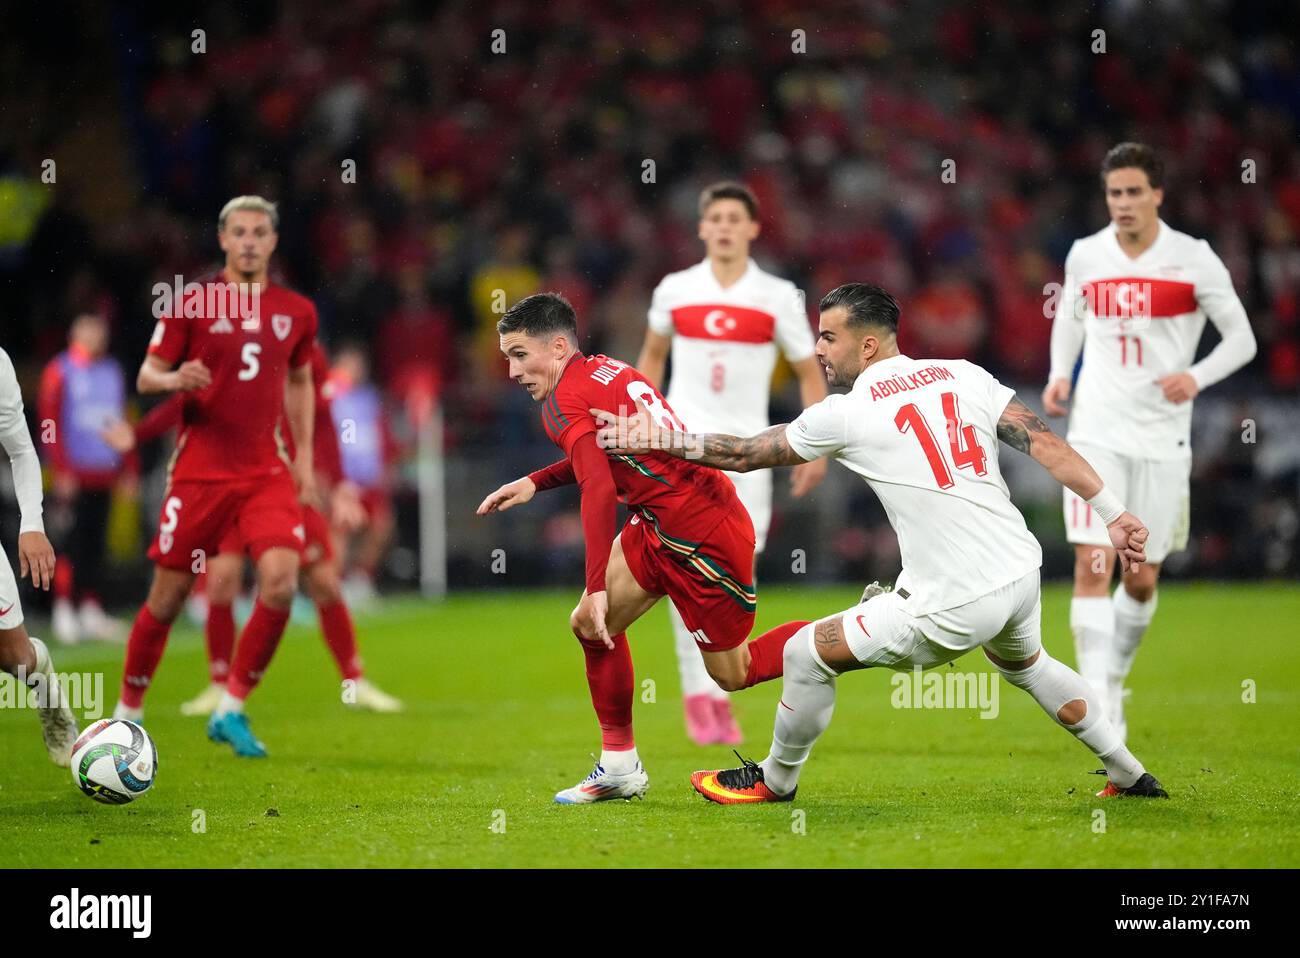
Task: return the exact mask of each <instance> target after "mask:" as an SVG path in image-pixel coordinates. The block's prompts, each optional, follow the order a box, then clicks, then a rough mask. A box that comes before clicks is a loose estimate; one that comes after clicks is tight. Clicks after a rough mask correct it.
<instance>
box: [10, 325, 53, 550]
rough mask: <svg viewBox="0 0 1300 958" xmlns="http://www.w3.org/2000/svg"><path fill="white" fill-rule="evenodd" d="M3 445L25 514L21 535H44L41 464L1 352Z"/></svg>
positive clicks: (18, 392) (20, 398)
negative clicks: (27, 533)
mask: <svg viewBox="0 0 1300 958" xmlns="http://www.w3.org/2000/svg"><path fill="white" fill-rule="evenodd" d="M0 445H3V446H4V448H5V452H7V453H8V454H9V463H10V465H11V466H12V467H13V473H14V492H15V493H16V494H17V496H18V508H19V510H20V511H21V512H22V524H21V525H20V526H19V530H18V531H19V532H44V531H45V522H44V520H43V519H42V518H41V508H42V507H41V462H40V459H38V458H37V456H36V448H35V447H34V446H33V445H32V437H31V434H30V433H28V431H27V417H26V416H24V415H23V394H22V391H21V390H20V389H19V388H18V377H17V376H16V375H15V374H14V364H13V362H12V361H11V360H10V359H9V354H8V353H6V352H5V351H4V350H3V349H0Z"/></svg>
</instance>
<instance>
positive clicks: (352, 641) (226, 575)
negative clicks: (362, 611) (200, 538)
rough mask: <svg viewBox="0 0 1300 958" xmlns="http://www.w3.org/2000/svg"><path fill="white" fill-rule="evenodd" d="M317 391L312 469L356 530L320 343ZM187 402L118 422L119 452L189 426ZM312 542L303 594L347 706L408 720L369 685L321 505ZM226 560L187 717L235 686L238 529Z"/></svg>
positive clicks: (315, 360)
mask: <svg viewBox="0 0 1300 958" xmlns="http://www.w3.org/2000/svg"><path fill="white" fill-rule="evenodd" d="M311 371H312V383H313V385H314V387H315V390H316V393H315V394H316V409H315V412H314V414H313V420H314V423H315V428H314V429H313V437H314V440H315V443H316V448H315V449H314V450H313V452H312V461H313V464H314V466H315V467H316V472H317V490H318V491H319V492H320V494H321V496H322V497H325V496H326V495H328V501H329V507H330V508H329V513H330V516H331V518H332V520H333V523H334V525H335V527H337V528H340V529H343V530H352V529H356V528H357V527H358V526H359V525H360V524H361V523H362V522H364V519H365V511H364V508H363V506H362V505H361V495H360V491H359V490H358V489H357V488H356V486H355V485H353V484H352V483H349V482H348V481H347V480H345V479H344V477H343V467H342V464H341V461H340V456H339V442H338V433H337V432H336V430H335V427H334V420H333V417H332V416H331V414H330V391H331V385H332V383H333V380H331V379H330V375H329V372H330V370H329V362H328V360H327V359H326V356H325V350H324V349H323V348H322V347H321V345H320V343H316V344H315V345H314V346H313V347H312V359H311ZM183 401H184V397H183V396H182V395H174V396H172V397H171V398H170V399H168V400H167V401H166V402H163V403H159V404H158V405H157V406H155V407H154V408H153V409H151V410H150V411H149V414H148V415H146V416H145V417H144V418H143V419H141V420H140V421H139V422H138V423H136V424H135V426H134V427H132V426H130V425H128V424H127V423H125V422H121V421H119V422H115V423H113V424H112V425H111V426H110V427H108V428H106V429H105V430H104V431H103V433H102V435H103V438H104V440H105V442H107V443H108V444H109V445H110V446H111V447H112V448H113V449H115V450H116V451H117V452H119V453H121V454H123V455H125V454H127V453H129V452H131V451H132V450H134V449H135V448H136V446H137V445H139V444H140V443H143V442H148V441H150V440H152V439H156V438H158V437H159V436H162V435H163V434H164V433H166V432H169V431H170V430H172V429H178V428H180V425H181V412H182V409H183ZM282 438H283V439H284V440H285V443H286V446H287V448H286V450H285V452H286V456H287V460H288V461H290V462H292V460H293V449H292V446H290V445H289V443H290V442H291V441H292V438H293V437H292V435H291V434H290V433H289V432H284V433H282ZM302 513H303V533H304V542H303V548H302V577H301V586H302V591H303V592H304V593H305V594H306V595H307V596H308V597H309V598H310V599H311V600H312V602H314V603H315V605H316V614H317V617H318V619H319V620H320V627H321V635H322V636H323V637H324V639H325V645H326V646H327V647H328V648H329V651H330V655H332V656H333V658H334V661H335V664H337V665H338V669H339V674H340V676H341V677H342V679H343V701H344V704H346V705H350V706H354V707H356V708H358V709H368V710H370V711H373V712H400V711H401V710H402V703H401V701H400V700H398V699H395V698H393V696H391V695H389V694H388V693H386V692H384V691H383V690H382V689H380V688H379V687H378V686H376V685H375V684H374V683H373V682H371V681H370V680H369V679H368V678H366V675H365V672H364V670H363V666H362V662H361V656H360V654H359V653H358V651H357V639H356V629H355V628H354V626H353V624H352V615H351V613H350V612H349V610H348V607H347V605H346V604H345V602H344V598H343V592H342V587H341V584H340V578H341V562H340V561H339V557H338V556H337V555H336V553H335V550H334V545H333V542H332V536H331V532H330V521H329V520H327V518H326V516H325V514H324V513H323V512H322V511H321V509H319V508H317V506H316V505H315V504H312V503H306V504H304V505H303V508H302ZM220 548H221V552H220V554H219V555H215V556H213V557H211V558H210V559H209V560H208V563H207V593H206V599H207V616H206V622H205V629H204V633H205V635H204V637H205V639H206V645H207V652H208V675H209V677H210V679H211V681H210V683H209V684H208V686H207V687H206V688H205V689H204V690H203V691H202V692H200V693H199V694H198V695H197V696H195V697H194V698H193V699H191V700H190V701H188V702H185V703H184V704H182V705H181V713H182V714H183V715H211V714H212V712H213V711H214V710H215V709H216V707H217V705H218V704H220V702H221V696H222V694H223V693H224V692H225V689H226V683H227V682H228V681H229V678H230V660H231V655H232V653H233V651H234V648H235V613H234V608H233V603H234V601H235V599H236V597H237V596H238V595H239V589H240V585H241V584H242V580H243V574H244V548H243V543H242V542H241V541H240V539H239V531H238V529H235V528H231V529H230V531H229V532H228V533H227V535H226V538H225V539H223V540H222V543H221V547H220Z"/></svg>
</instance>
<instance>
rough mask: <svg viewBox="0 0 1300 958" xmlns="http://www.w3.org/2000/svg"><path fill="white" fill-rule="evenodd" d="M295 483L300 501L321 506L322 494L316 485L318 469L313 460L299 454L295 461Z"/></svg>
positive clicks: (317, 506)
mask: <svg viewBox="0 0 1300 958" xmlns="http://www.w3.org/2000/svg"><path fill="white" fill-rule="evenodd" d="M293 485H294V488H295V489H297V490H298V501H299V502H301V503H303V504H305V505H309V506H313V507H316V508H319V507H320V495H319V492H318V489H317V486H316V471H315V470H314V469H313V468H312V465H311V462H310V461H308V460H306V459H304V458H303V457H302V456H298V457H296V458H295V459H294V461H293Z"/></svg>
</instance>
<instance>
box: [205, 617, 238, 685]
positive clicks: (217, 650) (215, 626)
mask: <svg viewBox="0 0 1300 958" xmlns="http://www.w3.org/2000/svg"><path fill="white" fill-rule="evenodd" d="M204 639H205V640H206V642H207V647H208V675H209V676H210V677H211V679H212V681H213V683H214V684H217V683H220V684H223V685H224V684H225V682H226V679H227V678H228V677H229V675H230V656H231V653H233V652H234V650H235V610H234V607H233V606H232V605H231V604H230V603H229V602H225V603H218V602H212V601H209V603H208V619H207V625H206V626H205V627H204Z"/></svg>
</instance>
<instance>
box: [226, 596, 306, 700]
mask: <svg viewBox="0 0 1300 958" xmlns="http://www.w3.org/2000/svg"><path fill="white" fill-rule="evenodd" d="M288 623H289V610H288V609H287V608H285V609H274V608H271V607H270V606H268V605H265V604H263V603H262V601H261V599H259V600H258V601H257V602H256V603H254V604H253V614H252V615H251V616H249V619H248V624H247V625H245V626H244V632H243V634H242V635H241V636H240V637H239V643H238V645H237V646H236V647H235V658H234V661H233V662H232V663H231V665H230V678H229V680H228V681H227V682H226V694H225V695H224V696H222V699H221V704H219V705H218V706H217V710H216V714H217V715H224V714H226V713H227V712H239V711H242V710H243V701H244V699H246V698H248V695H249V693H250V692H252V691H253V689H254V688H256V687H257V684H258V682H260V681H261V680H262V675H263V674H264V673H265V672H266V669H267V666H269V665H270V664H271V659H272V658H273V657H274V656H275V650H276V649H277V648H278V647H279V645H280V639H281V638H282V637H283V636H284V629H285V626H286V625H288Z"/></svg>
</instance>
